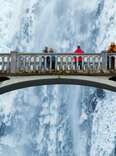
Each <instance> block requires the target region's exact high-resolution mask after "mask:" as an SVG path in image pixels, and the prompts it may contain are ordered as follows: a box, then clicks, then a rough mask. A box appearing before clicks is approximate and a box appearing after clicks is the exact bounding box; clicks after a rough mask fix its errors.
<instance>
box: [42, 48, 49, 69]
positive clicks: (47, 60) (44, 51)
mask: <svg viewBox="0 0 116 156" xmlns="http://www.w3.org/2000/svg"><path fill="white" fill-rule="evenodd" d="M48 50H49V49H48V47H45V48H44V50H43V53H44V54H48ZM42 60H43V61H42V66H43V68H44V69H46V68H47V69H48V68H49V60H50V58H49V56H47V57H45V55H44V56H42Z"/></svg>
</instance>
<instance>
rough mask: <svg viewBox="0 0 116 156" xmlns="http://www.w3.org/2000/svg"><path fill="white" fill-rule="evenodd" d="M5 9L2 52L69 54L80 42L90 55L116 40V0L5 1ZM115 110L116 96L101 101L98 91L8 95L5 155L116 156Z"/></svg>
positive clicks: (4, 101) (0, 103) (0, 140)
mask: <svg viewBox="0 0 116 156" xmlns="http://www.w3.org/2000/svg"><path fill="white" fill-rule="evenodd" d="M109 8H111V10H112V11H111V12H110V13H109V12H108V11H109ZM0 10H1V12H0V36H1V38H0V51H1V52H6V51H8V50H18V51H33V52H38V51H40V50H42V49H43V48H44V46H46V45H47V46H49V47H53V48H54V49H56V50H57V51H58V52H61V51H62V52H63V51H68V52H69V51H73V49H74V48H75V47H76V45H77V43H79V44H80V45H81V46H82V47H83V49H84V50H85V51H93V50H95V48H96V49H97V50H102V49H104V48H105V46H106V44H107V43H108V42H110V41H112V40H113V41H115V38H116V33H115V31H113V30H115V24H116V22H115V21H116V19H115V18H116V16H115V14H114V13H115V10H116V2H115V1H113V0H109V1H107V2H105V1H104V0H94V1H92V2H91V3H90V1H89V0H87V1H81V0H72V1H70V0H19V1H17V0H7V1H3V0H1V6H0ZM105 17H107V19H105ZM16 23H17V26H16ZM112 31H113V34H112ZM106 33H107V34H106ZM88 91H89V93H88ZM91 95H95V96H94V97H93V98H92V99H93V101H92V100H91ZM109 96H110V97H109ZM108 97H109V99H108ZM111 101H112V102H111ZM96 102H97V103H98V105H97V106H96V108H94V109H92V108H91V107H90V106H91V105H92V107H93V105H94V104H95V103H96ZM109 104H110V106H109ZM114 108H116V105H115V93H113V94H112V96H111V93H109V92H108V93H107V92H106V97H104V98H103V99H100V98H99V97H97V96H96V93H95V89H91V88H87V89H86V88H84V87H79V86H66V85H62V86H57V85H54V86H43V87H33V88H28V89H23V90H19V91H14V92H11V93H8V94H5V95H2V96H1V97H0V156H2V155H4V156H14V155H15V156H27V155H28V156H90V155H91V156H99V155H100V156H111V154H112V153H113V149H114V145H115V144H114V142H115V134H116V126H115V124H113V123H115V121H116V118H115V117H116V110H115V109H114ZM88 110H89V111H88ZM104 112H105V113H104ZM109 118H110V121H109Z"/></svg>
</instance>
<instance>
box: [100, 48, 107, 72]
mask: <svg viewBox="0 0 116 156" xmlns="http://www.w3.org/2000/svg"><path fill="white" fill-rule="evenodd" d="M101 55H102V71H103V72H106V71H107V51H102V54H101Z"/></svg>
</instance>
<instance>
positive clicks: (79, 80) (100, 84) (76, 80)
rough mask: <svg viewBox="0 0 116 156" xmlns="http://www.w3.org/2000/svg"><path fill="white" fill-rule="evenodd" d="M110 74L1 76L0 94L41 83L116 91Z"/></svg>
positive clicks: (115, 83)
mask: <svg viewBox="0 0 116 156" xmlns="http://www.w3.org/2000/svg"><path fill="white" fill-rule="evenodd" d="M110 79H111V78H110V77H109V76H82V75H78V76H77V75H69V76H62V75H51V76H49V75H48V76H47V75H45V76H44V75H43V76H8V77H0V94H3V93H6V92H10V91H13V90H17V89H22V88H26V87H32V86H40V85H54V84H70V85H83V86H92V87H96V88H102V89H107V90H111V91H116V82H115V81H112V80H110Z"/></svg>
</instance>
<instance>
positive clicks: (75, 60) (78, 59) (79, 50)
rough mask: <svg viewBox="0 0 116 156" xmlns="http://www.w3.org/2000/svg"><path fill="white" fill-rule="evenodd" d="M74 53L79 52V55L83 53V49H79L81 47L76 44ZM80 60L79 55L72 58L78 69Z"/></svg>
mask: <svg viewBox="0 0 116 156" xmlns="http://www.w3.org/2000/svg"><path fill="white" fill-rule="evenodd" d="M74 53H75V54H79V55H81V54H84V51H83V50H82V49H81V47H80V46H79V45H78V46H77V49H76V50H75V51H74ZM82 61H83V59H82V57H81V56H79V57H75V58H74V61H73V62H74V63H75V67H76V66H77V64H78V65H79V66H80V69H82Z"/></svg>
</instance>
